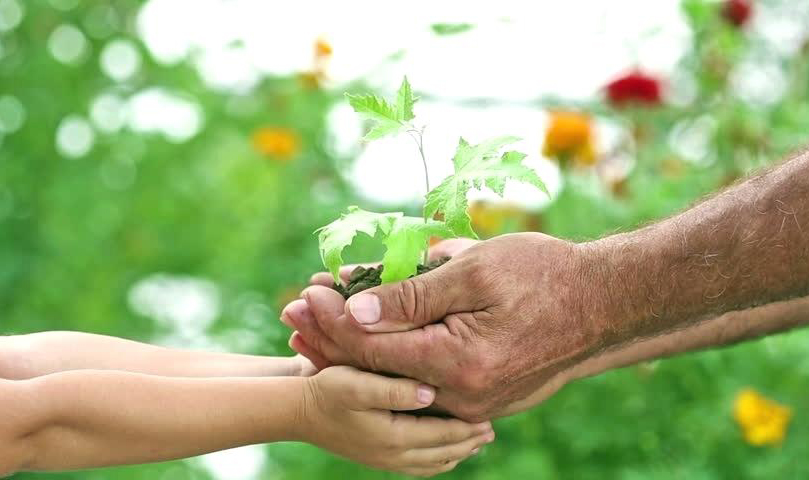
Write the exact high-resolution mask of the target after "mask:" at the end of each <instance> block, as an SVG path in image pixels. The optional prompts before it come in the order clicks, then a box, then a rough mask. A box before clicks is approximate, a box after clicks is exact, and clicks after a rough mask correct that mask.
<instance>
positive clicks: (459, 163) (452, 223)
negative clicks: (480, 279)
mask: <svg viewBox="0 0 809 480" xmlns="http://www.w3.org/2000/svg"><path fill="white" fill-rule="evenodd" d="M518 140H519V138H517V137H497V138H493V139H490V140H487V141H485V142H483V143H480V144H478V145H470V144H469V143H468V142H467V141H466V140H464V139H463V138H461V139H460V141H459V142H458V148H457V150H456V151H455V156H454V157H453V159H452V162H453V164H454V165H455V173H454V175H452V176H450V177H448V178H446V179H445V180H444V181H443V182H441V184H440V185H439V186H437V187H436V188H434V189H433V190H432V191H430V193H428V194H427V202H426V203H425V205H424V216H425V217H428V218H432V217H433V215H435V214H436V213H442V214H443V215H444V221H445V222H446V223H447V225H448V226H449V228H450V229H452V231H453V233H455V235H457V236H460V237H473V238H477V235H476V234H475V232H474V230H472V223H471V219H470V218H469V214H468V213H467V211H466V209H467V206H468V201H467V199H466V194H467V193H468V192H469V190H471V189H472V188H478V189H479V188H482V187H483V186H484V185H485V186H487V187H489V188H491V189H492V190H494V192H495V193H497V194H498V195H500V196H502V195H503V190H504V188H505V186H506V181H507V180H517V181H521V182H525V183H530V184H531V185H534V186H535V187H537V188H539V189H540V190H542V191H543V192H545V193H546V194H547V193H548V189H547V188H546V187H545V183H543V182H542V180H541V179H540V178H539V176H537V174H536V172H535V171H534V170H533V169H531V168H529V167H526V166H525V165H523V164H522V161H523V159H524V158H525V157H526V155H525V154H524V153H520V152H514V151H511V152H506V153H504V154H503V155H502V156H501V157H499V158H498V157H497V154H498V153H499V152H500V150H501V149H502V148H503V147H505V146H506V145H509V144H512V143H514V142H516V141H518Z"/></svg>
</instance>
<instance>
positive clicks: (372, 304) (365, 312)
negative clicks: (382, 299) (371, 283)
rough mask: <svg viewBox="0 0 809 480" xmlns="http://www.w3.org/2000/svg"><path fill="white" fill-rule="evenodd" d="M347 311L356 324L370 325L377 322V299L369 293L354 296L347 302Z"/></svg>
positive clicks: (378, 311) (378, 309) (378, 310)
mask: <svg viewBox="0 0 809 480" xmlns="http://www.w3.org/2000/svg"><path fill="white" fill-rule="evenodd" d="M348 310H349V311H350V312H351V315H352V316H353V317H354V319H355V320H357V322H358V323H361V324H363V325H372V324H374V323H376V322H378V321H379V313H380V310H381V308H380V306H379V298H377V296H376V295H372V294H369V293H360V294H359V295H354V296H353V297H351V299H350V300H349V301H348Z"/></svg>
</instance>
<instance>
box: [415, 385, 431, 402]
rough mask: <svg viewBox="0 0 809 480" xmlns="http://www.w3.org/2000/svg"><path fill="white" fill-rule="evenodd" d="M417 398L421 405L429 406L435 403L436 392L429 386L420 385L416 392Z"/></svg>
mask: <svg viewBox="0 0 809 480" xmlns="http://www.w3.org/2000/svg"><path fill="white" fill-rule="evenodd" d="M416 398H418V400H419V403H421V404H424V405H429V404H431V403H433V400H434V399H435V390H434V389H433V387H431V386H429V385H419V388H418V390H417V391H416Z"/></svg>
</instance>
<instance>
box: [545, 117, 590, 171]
mask: <svg viewBox="0 0 809 480" xmlns="http://www.w3.org/2000/svg"><path fill="white" fill-rule="evenodd" d="M542 154H543V155H545V156H546V157H551V158H555V159H556V160H557V161H559V162H560V163H561V164H562V165H563V166H564V164H566V163H567V162H568V161H573V163H574V164H576V165H577V166H590V165H593V164H595V163H596V148H595V132H594V131H593V125H592V120H591V119H590V116H589V115H586V114H583V113H578V112H566V111H556V112H551V118H550V123H549V125H548V129H547V130H546V131H545V143H544V145H543V147H542Z"/></svg>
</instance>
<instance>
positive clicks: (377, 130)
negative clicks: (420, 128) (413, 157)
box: [346, 93, 403, 140]
mask: <svg viewBox="0 0 809 480" xmlns="http://www.w3.org/2000/svg"><path fill="white" fill-rule="evenodd" d="M346 98H347V99H348V104H349V105H351V107H353V108H354V111H355V112H357V113H359V114H360V115H362V116H363V117H365V118H367V119H368V120H371V121H372V122H374V123H373V126H372V128H371V131H370V132H368V134H367V135H366V136H365V139H366V140H373V139H376V138H380V137H383V136H385V135H390V134H392V133H398V132H399V130H400V129H401V128H402V127H403V124H402V122H400V121H399V118H398V117H399V115H398V113H397V112H396V107H395V106H393V105H391V104H389V103H388V102H387V101H385V99H383V98H379V97H377V96H376V95H372V94H367V95H351V94H350V93H346Z"/></svg>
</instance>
